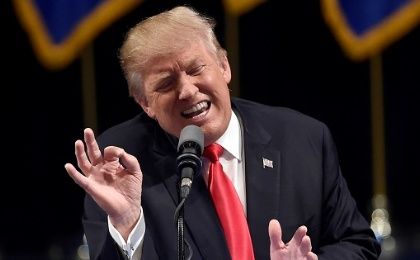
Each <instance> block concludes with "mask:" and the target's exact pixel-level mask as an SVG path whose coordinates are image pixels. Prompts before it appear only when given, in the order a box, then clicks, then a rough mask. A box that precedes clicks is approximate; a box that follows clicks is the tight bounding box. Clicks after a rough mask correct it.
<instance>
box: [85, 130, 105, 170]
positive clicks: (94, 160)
mask: <svg viewBox="0 0 420 260" xmlns="http://www.w3.org/2000/svg"><path fill="white" fill-rule="evenodd" d="M84 137H85V143H86V148H87V155H88V157H89V160H90V162H91V164H92V165H97V164H98V163H99V162H100V161H101V160H102V154H101V150H99V147H98V143H97V142H96V139H95V134H94V133H93V131H92V129H90V128H86V129H85V131H84Z"/></svg>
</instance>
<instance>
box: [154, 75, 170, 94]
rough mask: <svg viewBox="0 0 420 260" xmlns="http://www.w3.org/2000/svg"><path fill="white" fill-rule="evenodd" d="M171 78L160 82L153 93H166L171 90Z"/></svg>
mask: <svg viewBox="0 0 420 260" xmlns="http://www.w3.org/2000/svg"><path fill="white" fill-rule="evenodd" d="M173 81H174V80H173V78H171V77H170V78H166V79H164V80H162V81H161V82H159V83H158V84H157V85H156V87H155V91H156V92H167V91H169V90H170V89H171V88H172V85H173V84H172V83H173Z"/></svg>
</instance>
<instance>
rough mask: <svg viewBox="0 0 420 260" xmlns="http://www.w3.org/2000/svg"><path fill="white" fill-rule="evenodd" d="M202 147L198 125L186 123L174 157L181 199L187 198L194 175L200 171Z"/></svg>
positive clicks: (202, 138) (202, 139)
mask: <svg viewBox="0 0 420 260" xmlns="http://www.w3.org/2000/svg"><path fill="white" fill-rule="evenodd" d="M203 147H204V135H203V132H202V131H201V128H200V127H198V126H196V125H187V126H186V127H184V128H183V129H182V131H181V134H180V136H179V142H178V157H177V158H176V164H177V168H178V173H179V174H180V176H181V182H180V192H179V195H180V199H181V200H182V199H185V198H187V196H188V194H189V193H190V189H191V185H192V181H193V179H194V176H196V175H198V174H199V173H200V170H201V158H200V157H201V155H202V154H203V149H204V148H203Z"/></svg>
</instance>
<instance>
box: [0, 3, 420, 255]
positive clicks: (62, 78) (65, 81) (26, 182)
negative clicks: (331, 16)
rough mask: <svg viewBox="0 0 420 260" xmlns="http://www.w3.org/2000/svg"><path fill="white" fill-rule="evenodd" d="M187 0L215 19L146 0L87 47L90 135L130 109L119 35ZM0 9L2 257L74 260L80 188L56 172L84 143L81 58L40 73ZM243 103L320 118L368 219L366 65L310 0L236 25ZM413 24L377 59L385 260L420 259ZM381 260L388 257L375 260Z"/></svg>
mask: <svg viewBox="0 0 420 260" xmlns="http://www.w3.org/2000/svg"><path fill="white" fill-rule="evenodd" d="M182 3H189V4H191V5H193V6H194V7H196V8H197V9H198V10H200V11H203V12H205V13H206V14H208V15H210V16H213V17H215V18H216V20H217V21H218V25H217V28H216V32H217V34H218V35H219V39H220V41H221V43H222V45H224V44H225V41H226V37H225V21H226V19H225V14H224V9H223V6H222V4H221V3H220V2H218V1H214V0H213V1H211V0H207V1H199V0H197V1H163V0H162V1H145V2H144V3H143V4H141V5H140V6H139V7H138V8H137V9H135V10H134V11H132V12H130V13H129V14H128V15H127V16H125V17H123V18H121V19H119V20H118V21H117V22H115V23H114V24H113V25H112V26H110V27H108V28H107V29H106V30H104V31H103V32H102V33H100V35H99V36H98V37H96V38H95V40H94V41H93V43H92V46H93V49H94V55H95V64H96V65H95V74H96V88H97V118H98V126H97V129H95V132H96V133H101V132H102V131H103V130H105V129H106V128H108V127H109V126H111V125H114V124H116V123H119V122H121V121H123V120H126V119H128V118H130V117H132V116H133V115H135V114H136V113H138V112H139V108H138V107H137V106H136V105H135V103H134V101H133V100H131V99H130V98H129V97H128V91H127V86H126V83H125V80H124V78H123V76H122V73H121V70H120V68H119V64H118V60H117V51H118V48H119V47H120V45H121V43H122V40H123V37H124V34H125V32H126V31H127V30H128V29H129V28H130V27H131V26H133V25H134V24H135V23H136V22H138V21H139V20H140V19H142V18H144V17H146V16H150V15H153V14H155V13H157V12H159V11H163V10H165V9H167V8H169V7H172V6H174V5H175V4H182ZM1 5H2V6H1V7H0V12H1V16H0V17H2V21H3V22H2V25H1V28H3V30H2V31H3V35H2V37H1V38H2V39H1V40H0V42H1V46H2V48H1V49H2V50H3V53H2V54H3V55H2V59H1V63H2V69H1V71H2V73H1V74H2V78H3V81H2V85H3V86H2V90H3V93H2V95H1V96H2V101H3V102H2V111H3V112H2V114H3V122H2V128H3V131H2V132H3V134H2V135H3V138H2V143H3V145H2V148H3V149H2V150H3V155H2V157H3V160H2V166H3V167H2V169H3V170H2V172H1V174H2V180H1V181H0V187H1V190H0V201H1V213H0V225H1V226H0V230H1V231H0V259H2V260H3V259H76V258H75V257H76V249H77V247H78V246H79V245H80V244H82V236H83V231H82V228H81V221H80V219H81V215H82V201H83V196H84V193H83V191H82V190H81V189H80V188H79V187H78V186H77V185H76V184H75V183H74V182H73V181H72V180H71V178H70V177H69V176H68V175H67V173H66V172H65V170H64V164H65V163H66V162H69V161H70V162H74V151H73V146H74V141H75V140H76V139H77V138H81V137H82V131H83V128H84V127H86V126H85V125H84V123H83V108H82V92H81V73H80V71H81V68H80V64H81V61H80V59H76V60H75V61H74V62H72V63H71V64H70V65H69V66H67V67H66V68H65V69H62V70H58V71H50V70H46V69H45V68H44V67H43V66H42V65H41V64H40V63H39V62H38V60H37V59H36V57H35V55H34V52H33V50H32V47H31V45H30V42H29V39H28V37H27V34H26V32H25V31H24V30H23V29H22V27H21V25H20V23H19V22H18V20H17V18H16V16H15V13H14V10H13V8H12V6H11V4H10V3H9V1H2V3H1ZM238 22H239V37H240V38H239V43H240V44H239V47H238V48H239V58H240V66H239V71H240V74H239V82H240V96H241V97H243V98H247V99H251V100H254V101H259V102H262V103H265V104H271V105H278V106H287V107H291V108H294V109H296V110H299V111H301V112H303V113H306V114H308V115H310V116H313V117H315V118H317V119H319V120H321V121H324V122H325V123H326V124H327V125H328V126H329V127H330V129H331V131H332V133H333V136H334V138H335V141H336V144H337V147H338V152H339V155H340V162H341V167H342V170H343V174H344V176H345V177H346V179H347V181H348V184H349V187H350V190H351V192H352V193H353V195H354V197H355V199H356V201H357V203H358V205H359V208H360V210H361V212H362V213H363V215H364V216H365V217H366V219H368V220H369V221H370V214H371V210H372V208H371V201H370V200H371V198H372V195H373V189H372V185H373V184H372V169H371V167H372V165H371V162H372V158H371V157H372V155H371V154H372V152H371V125H370V124H371V118H370V98H371V97H370V74H369V61H363V62H354V61H351V60H350V59H349V58H347V57H346V56H345V55H344V53H343V51H342V50H341V48H340V46H339V45H338V43H337V41H336V40H335V38H334V36H333V35H332V33H331V30H330V28H329V27H328V26H327V25H326V24H325V21H324V19H323V17H322V14H321V11H320V3H319V1H315V0H313V1H307V2H305V3H302V2H301V1H288V2H283V1H282V2H281V3H280V2H278V1H267V2H265V3H263V4H261V5H259V6H258V7H256V8H254V9H253V10H251V11H250V12H248V13H246V14H244V15H242V16H241V17H240V18H239V20H238ZM419 47H420V26H417V27H416V28H414V29H413V30H411V31H410V32H409V33H408V34H406V35H405V36H404V37H402V38H401V39H400V40H398V41H396V42H394V43H393V44H391V46H389V47H388V48H387V49H386V50H385V51H384V52H383V53H382V59H383V75H384V78H383V80H384V94H385V97H384V102H385V134H386V140H385V141H386V158H387V160H386V170H387V189H388V194H387V195H388V199H389V211H390V220H391V225H392V228H393V230H392V232H393V233H392V235H393V236H394V237H395V241H396V245H397V247H396V251H395V252H394V253H393V255H392V257H390V259H420V256H419V251H420V221H419V219H420V209H419V205H420V204H419V202H418V201H419V199H420V189H419V183H420V168H419V166H418V165H419V164H418V161H419V160H420V152H419V150H418V148H419V146H420V138H419V133H420V123H419V112H420V102H419V101H420V50H419ZM383 258H384V259H385V256H384V257H383ZM387 259H388V258H387Z"/></svg>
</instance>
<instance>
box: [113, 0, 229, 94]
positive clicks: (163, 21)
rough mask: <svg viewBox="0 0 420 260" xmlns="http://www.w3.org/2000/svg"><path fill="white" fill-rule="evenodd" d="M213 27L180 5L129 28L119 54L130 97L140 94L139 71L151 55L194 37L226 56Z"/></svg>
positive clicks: (180, 46)
mask: <svg viewBox="0 0 420 260" xmlns="http://www.w3.org/2000/svg"><path fill="white" fill-rule="evenodd" d="M214 27H215V21H214V19H212V18H210V17H206V16H204V15H202V14H200V13H198V12H197V11H195V10H194V9H192V8H191V7H186V6H179V7H175V8H173V9H171V10H168V11H165V12H162V13H160V14H157V15H155V16H151V17H149V18H147V19H145V20H143V21H141V22H139V23H138V24H137V25H135V26H134V27H133V28H131V29H130V30H129V31H128V33H127V35H126V38H125V41H124V43H123V45H122V47H121V49H120V53H119V58H120V64H121V68H122V70H123V72H124V76H125V78H126V80H127V83H128V89H129V94H130V96H132V97H135V98H136V99H140V98H141V97H142V75H141V73H142V71H143V68H145V66H147V63H148V62H149V61H150V60H151V59H153V58H156V57H159V56H164V55H169V54H171V53H175V52H177V51H180V50H183V49H185V48H187V47H189V45H190V44H192V43H193V42H197V40H198V41H202V42H203V43H204V44H205V46H206V47H207V48H208V50H209V51H210V52H211V53H214V54H215V56H216V57H221V56H222V55H226V51H225V50H224V49H223V48H222V47H221V46H220V44H219V42H218V40H217V38H216V35H215V33H214Z"/></svg>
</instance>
